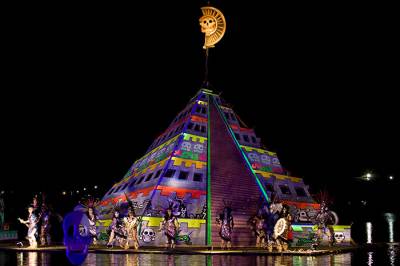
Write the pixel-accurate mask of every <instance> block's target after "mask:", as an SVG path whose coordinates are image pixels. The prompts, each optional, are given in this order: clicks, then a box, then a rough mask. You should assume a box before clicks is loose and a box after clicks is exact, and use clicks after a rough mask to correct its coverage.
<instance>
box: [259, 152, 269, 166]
mask: <svg viewBox="0 0 400 266" xmlns="http://www.w3.org/2000/svg"><path fill="white" fill-rule="evenodd" d="M260 158H261V162H262V163H263V164H271V158H269V156H268V155H266V154H263V155H261V156H260Z"/></svg>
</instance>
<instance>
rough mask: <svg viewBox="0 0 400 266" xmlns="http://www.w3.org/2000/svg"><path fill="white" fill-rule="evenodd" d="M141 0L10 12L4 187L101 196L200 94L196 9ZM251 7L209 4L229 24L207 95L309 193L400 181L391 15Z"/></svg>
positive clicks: (361, 9) (192, 4)
mask: <svg viewBox="0 0 400 266" xmlns="http://www.w3.org/2000/svg"><path fill="white" fill-rule="evenodd" d="M142 2H146V3H136V2H135V5H133V6H129V7H122V6H118V7H111V6H93V7H72V6H70V7H63V8H55V9H54V10H52V12H44V11H42V12H38V13H35V14H29V13H30V12H29V10H24V11H21V10H20V9H19V8H16V9H14V10H10V12H9V13H10V17H11V19H10V20H8V21H7V22H6V24H4V25H3V27H4V28H5V29H6V32H5V33H4V38H3V40H2V42H3V45H4V46H3V49H2V50H3V51H2V54H3V56H2V57H5V60H2V61H3V64H2V65H3V66H4V67H5V71H4V69H3V75H4V76H5V79H4V80H3V82H2V85H3V86H2V92H1V94H2V95H1V113H2V116H1V117H2V133H3V134H2V135H3V137H2V145H1V146H2V149H1V150H2V155H3V156H2V158H3V159H2V160H1V169H2V171H1V186H5V187H6V188H12V189H15V190H18V189H21V188H23V189H28V190H29V189H41V187H42V186H45V187H46V188H47V189H50V190H51V189H55V190H58V189H59V190H61V189H64V188H78V189H79V188H80V187H82V186H84V185H86V184H92V185H93V184H98V185H100V186H102V187H103V188H104V190H107V189H108V188H109V186H111V185H112V184H113V183H114V182H116V181H119V180H120V179H121V178H122V176H123V175H124V174H125V172H126V171H127V170H128V168H129V167H130V165H131V164H132V163H133V162H134V161H135V160H136V159H137V158H139V157H140V156H142V155H143V153H144V152H145V150H146V149H147V147H148V146H149V145H150V144H151V142H152V141H153V139H154V138H155V137H156V136H157V135H158V134H160V133H161V132H162V131H163V130H165V129H166V127H167V126H168V124H169V123H170V121H172V120H173V118H174V117H175V115H176V114H177V113H178V112H179V111H180V110H181V109H182V108H183V107H184V106H185V105H186V103H187V101H188V100H189V99H190V98H191V97H192V96H193V95H194V94H195V93H196V92H197V90H198V89H199V88H200V85H201V83H202V80H203V72H204V67H203V65H204V51H203V49H202V45H203V35H202V34H201V33H200V27H199V25H198V18H199V17H200V16H201V12H200V7H201V6H202V5H203V3H204V1H169V2H168V3H154V2H151V3H150V2H149V3H147V2H148V1H142ZM160 2H163V1H160ZM258 3H259V1H250V2H248V1H245V2H243V1H237V2H236V1H218V2H216V3H215V4H214V5H215V6H216V7H218V8H220V9H221V10H222V11H223V12H224V14H225V16H226V19H227V25H228V29H227V32H226V35H225V37H224V38H223V40H222V41H221V42H220V43H219V44H218V45H217V47H216V48H214V49H212V50H211V51H210V81H211V84H212V85H213V87H214V88H215V90H217V91H219V92H222V95H223V97H224V98H225V99H226V100H227V101H228V102H230V103H232V104H233V105H234V110H235V111H236V112H237V113H238V114H239V115H240V116H241V118H242V119H243V120H244V121H245V122H246V123H247V124H248V125H249V126H251V127H254V128H255V130H256V132H257V134H258V135H259V136H260V137H261V138H262V140H263V142H264V144H265V145H266V147H267V148H268V149H270V150H272V151H276V152H277V153H278V156H279V158H280V160H281V163H282V164H283V166H284V167H285V168H287V169H288V170H289V171H291V172H292V174H293V175H295V176H300V177H303V178H304V179H305V182H306V183H308V184H311V185H312V186H316V187H319V186H323V185H325V184H327V183H337V184H339V183H340V184H341V185H342V184H346V182H347V180H349V179H351V178H352V177H356V176H359V175H361V174H363V173H364V172H365V171H366V170H368V169H370V170H373V171H375V173H377V174H378V175H381V176H382V178H384V177H386V176H387V175H394V176H395V177H396V178H398V179H400V170H399V163H398V155H397V152H398V150H399V148H400V147H399V146H400V145H399V139H398V138H399V133H400V132H399V129H398V121H399V119H398V113H399V111H398V109H399V107H398V98H399V97H398V96H397V93H398V88H399V82H398V80H399V79H398V78H399V74H398V73H399V72H398V62H399V52H398V47H399V42H398V38H397V37H398V29H396V28H395V26H394V25H395V23H394V21H395V17H394V16H393V14H391V13H390V12H389V11H388V10H391V8H390V7H382V8H381V7H376V6H349V5H346V6H340V5H337V6H328V4H326V5H325V6H312V7H311V6H304V5H303V6H301V5H297V6H291V5H289V4H286V5H282V6H276V5H267V6H265V7H260V6H258ZM396 90H397V91H396Z"/></svg>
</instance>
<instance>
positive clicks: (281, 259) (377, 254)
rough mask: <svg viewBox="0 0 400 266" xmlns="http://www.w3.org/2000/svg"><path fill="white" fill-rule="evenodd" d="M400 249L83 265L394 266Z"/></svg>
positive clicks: (90, 259) (106, 258) (37, 256)
mask: <svg viewBox="0 0 400 266" xmlns="http://www.w3.org/2000/svg"><path fill="white" fill-rule="evenodd" d="M399 260H400V246H399V245H389V246H387V248H384V249H379V250H374V251H360V252H354V253H343V254H335V255H326V256H288V255H283V256H240V255H167V254H133V253H131V254H107V253H89V254H88V256H87V258H86V260H85V262H84V263H83V264H82V265H133V266H139V265H163V266H164V265H168V266H180V265H185V266H186V265H189V266H200V265H201V266H204V265H207V266H209V265H217V266H225V265H226V266H228V265H241V266H242V265H243V266H246V265H252V266H253V265H255V266H261V265H263V266H264V265H275V266H278V265H288V266H297V265H310V266H313V265H315V266H317V265H352V264H354V265H396V263H397V264H398V263H399ZM0 265H20V266H25V265H69V262H68V259H67V257H66V255H65V252H52V253H47V252H4V251H0Z"/></svg>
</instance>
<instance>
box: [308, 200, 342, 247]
mask: <svg viewBox="0 0 400 266" xmlns="http://www.w3.org/2000/svg"><path fill="white" fill-rule="evenodd" d="M335 218H336V217H334V214H333V213H332V212H331V211H330V210H329V208H328V205H327V202H326V201H325V200H323V201H322V202H321V204H320V209H319V211H318V213H317V215H316V216H315V218H314V223H315V224H316V225H317V232H316V234H315V236H314V239H313V243H312V245H311V248H312V249H315V248H316V247H317V246H319V245H320V243H321V241H322V237H323V235H324V234H325V235H326V236H327V237H328V240H329V246H333V244H334V242H335V238H334V236H335V232H334V230H333V226H332V225H334V224H335V223H336V222H335Z"/></svg>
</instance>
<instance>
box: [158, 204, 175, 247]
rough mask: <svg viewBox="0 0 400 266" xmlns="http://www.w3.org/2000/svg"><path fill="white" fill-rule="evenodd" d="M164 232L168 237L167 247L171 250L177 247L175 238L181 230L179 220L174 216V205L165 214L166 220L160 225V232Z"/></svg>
mask: <svg viewBox="0 0 400 266" xmlns="http://www.w3.org/2000/svg"><path fill="white" fill-rule="evenodd" d="M162 230H164V234H165V236H166V237H167V243H166V246H167V247H170V248H174V247H175V237H176V235H177V233H178V230H179V222H178V218H177V217H176V216H175V215H174V213H173V209H172V205H171V204H170V206H169V207H168V209H167V210H166V212H165V215H164V218H163V220H162V222H161V224H160V230H159V231H162Z"/></svg>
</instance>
